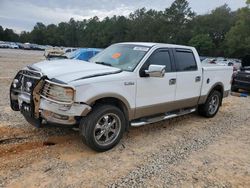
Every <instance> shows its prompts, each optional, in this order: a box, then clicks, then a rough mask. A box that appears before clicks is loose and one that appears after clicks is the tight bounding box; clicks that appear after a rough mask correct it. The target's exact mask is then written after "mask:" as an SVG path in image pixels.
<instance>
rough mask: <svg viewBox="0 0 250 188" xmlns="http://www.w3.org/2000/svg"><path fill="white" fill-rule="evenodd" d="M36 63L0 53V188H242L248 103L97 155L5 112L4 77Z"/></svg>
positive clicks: (66, 134) (156, 129) (248, 141)
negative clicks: (210, 117) (211, 117)
mask: <svg viewBox="0 0 250 188" xmlns="http://www.w3.org/2000/svg"><path fill="white" fill-rule="evenodd" d="M41 59H43V53H42V52H37V51H22V50H3V49H1V50H0V187H131V186H133V187H250V113H249V112H250V99H249V98H239V97H232V96H231V97H229V98H227V99H226V100H224V102H223V106H222V108H221V109H220V111H219V113H218V114H217V116H216V117H214V118H213V119H205V118H202V117H199V116H198V115H196V114H191V115H186V116H183V117H179V118H175V119H172V120H168V121H164V122H161V123H156V124H152V125H148V126H144V127H140V128H131V129H130V131H129V132H128V133H126V134H125V135H124V138H123V139H122V140H121V142H120V144H119V145H118V146H117V147H115V148H114V149H112V150H110V151H108V152H105V153H96V152H94V151H92V150H90V149H89V148H88V147H87V146H86V145H85V144H84V143H83V142H82V141H81V140H80V137H79V134H78V132H75V131H73V130H71V129H59V128H46V129H37V128H34V127H32V126H31V125H29V124H28V123H26V121H25V120H24V118H23V117H22V116H21V115H20V113H18V112H13V111H11V109H10V107H9V100H8V94H9V93H8V92H9V85H10V83H11V79H12V77H14V75H15V73H16V72H17V70H19V69H20V68H22V67H24V66H25V65H27V64H31V63H33V62H37V61H39V60H41Z"/></svg>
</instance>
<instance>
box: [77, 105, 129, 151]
mask: <svg viewBox="0 0 250 188" xmlns="http://www.w3.org/2000/svg"><path fill="white" fill-rule="evenodd" d="M125 125H126V120H125V117H124V114H123V112H122V111H121V110H120V109H119V108H117V107H115V106H112V105H106V104H104V105H98V106H96V107H95V108H94V109H93V111H92V112H91V113H90V114H89V115H88V116H87V117H86V118H85V119H84V120H82V121H81V123H80V130H81V134H82V136H84V138H85V141H86V143H87V145H88V146H89V147H91V148H92V149H94V150H96V151H107V150H109V149H111V148H113V147H114V146H115V145H116V144H118V143H119V141H120V139H121V138H122V135H123V133H124V131H125Z"/></svg>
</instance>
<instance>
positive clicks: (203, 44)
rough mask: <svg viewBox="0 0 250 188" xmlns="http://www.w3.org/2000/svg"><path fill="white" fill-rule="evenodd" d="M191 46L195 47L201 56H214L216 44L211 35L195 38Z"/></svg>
mask: <svg viewBox="0 0 250 188" xmlns="http://www.w3.org/2000/svg"><path fill="white" fill-rule="evenodd" d="M189 45H191V46H194V47H195V48H196V49H197V51H198V52H199V54H200V55H203V56H209V55H212V51H213V49H214V44H213V41H212V39H211V38H210V36H209V35H206V34H200V35H196V36H194V37H193V38H192V39H191V40H190V41H189Z"/></svg>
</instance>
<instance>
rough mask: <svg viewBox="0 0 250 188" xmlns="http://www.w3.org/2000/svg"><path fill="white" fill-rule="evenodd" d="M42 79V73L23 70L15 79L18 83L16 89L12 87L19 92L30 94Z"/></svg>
mask: <svg viewBox="0 0 250 188" xmlns="http://www.w3.org/2000/svg"><path fill="white" fill-rule="evenodd" d="M41 77H42V74H41V73H40V72H37V71H32V70H21V71H19V73H18V74H17V75H16V77H15V79H14V81H16V82H17V84H16V87H14V86H12V87H14V90H15V91H17V92H21V93H26V94H30V93H31V91H32V90H33V89H34V87H35V85H36V84H37V82H38V81H39V80H40V78H41Z"/></svg>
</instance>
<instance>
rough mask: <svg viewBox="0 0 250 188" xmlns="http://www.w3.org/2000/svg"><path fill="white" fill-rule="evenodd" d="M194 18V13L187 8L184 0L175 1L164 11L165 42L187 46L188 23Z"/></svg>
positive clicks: (188, 36)
mask: <svg viewBox="0 0 250 188" xmlns="http://www.w3.org/2000/svg"><path fill="white" fill-rule="evenodd" d="M194 17H195V13H194V12H193V11H192V10H191V8H190V7H189V3H188V1H186V0H175V1H174V2H173V4H172V5H171V6H170V8H167V9H165V11H164V18H165V20H166V23H167V24H166V25H167V27H168V28H166V29H167V33H165V35H167V36H168V38H167V40H166V41H167V42H171V43H177V44H187V43H188V41H189V39H190V38H191V34H190V30H189V28H188V25H189V23H190V22H191V20H192V19H193V18H194Z"/></svg>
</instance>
